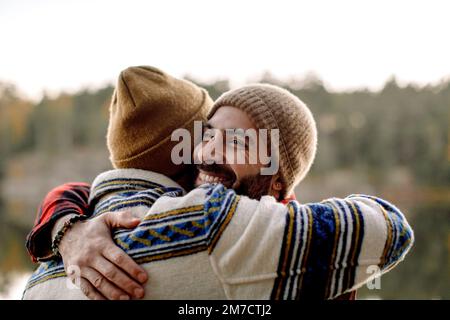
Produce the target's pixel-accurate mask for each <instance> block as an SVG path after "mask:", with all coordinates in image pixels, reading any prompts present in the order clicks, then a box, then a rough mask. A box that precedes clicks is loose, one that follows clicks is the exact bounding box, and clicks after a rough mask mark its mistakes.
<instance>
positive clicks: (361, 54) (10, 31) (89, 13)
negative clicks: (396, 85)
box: [0, 0, 450, 98]
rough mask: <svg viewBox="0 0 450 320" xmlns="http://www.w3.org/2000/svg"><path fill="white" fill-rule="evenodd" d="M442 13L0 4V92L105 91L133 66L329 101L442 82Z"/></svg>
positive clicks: (386, 4)
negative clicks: (392, 82) (271, 85)
mask: <svg viewBox="0 0 450 320" xmlns="http://www.w3.org/2000/svg"><path fill="white" fill-rule="evenodd" d="M449 39H450V1H446V0H442V1H437V0H436V1H435V0H425V1H411V0H409V1H402V0H395V1H394V0H389V1H384V0H377V1H362V0H359V1H346V0H339V1H336V0H334V1H332V0H331V1H317V0H314V1H299V0H292V1H283V0H276V1H264V0H259V1H252V0H239V1H235V0H226V1H215V0H189V1H187V0H179V1H178V0H161V1H134V0H128V1H111V0H110V1H103V0H89V1H87V0H78V1H62V0H56V1H52V0H40V1H32V0H29V1H27V0H0V44H1V46H0V81H8V82H12V83H14V84H16V85H17V86H18V88H19V89H20V90H21V91H22V92H23V93H25V94H27V95H28V96H29V97H33V98H36V97H39V96H40V94H41V93H42V90H47V91H48V92H50V93H52V92H53V93H56V92H58V91H60V90H68V91H74V90H77V89H79V88H80V87H84V86H94V87H98V86H101V85H104V84H105V83H108V82H111V83H113V82H115V79H116V77H117V76H118V74H119V72H120V70H122V69H123V68H126V67H128V66H131V65H153V66H156V67H159V68H161V69H162V70H164V71H167V72H169V73H171V74H173V75H175V76H183V75H185V74H190V75H191V76H193V77H194V78H197V79H200V80H211V79H216V78H229V79H231V80H232V84H233V86H237V85H240V84H243V83H245V82H247V81H249V80H252V79H255V78H256V77H257V76H259V75H261V74H262V73H263V72H264V71H267V70H268V71H270V72H272V73H273V74H274V75H275V76H277V77H280V78H282V79H287V78H289V77H292V76H295V77H299V78H301V77H303V76H304V75H305V74H307V73H308V72H314V73H316V74H318V75H319V76H320V77H321V78H322V79H323V80H324V81H325V84H326V85H327V86H328V88H330V89H333V90H342V89H354V88H360V87H368V88H370V89H374V90H376V89H379V88H380V87H381V86H382V84H383V83H384V82H385V81H386V79H387V78H388V77H390V76H391V75H395V76H396V77H397V79H398V80H399V81H400V82H401V83H407V82H414V83H417V84H419V85H424V84H427V83H437V82H438V81H439V80H441V79H443V78H448V77H449V76H450V41H449Z"/></svg>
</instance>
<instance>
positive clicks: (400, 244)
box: [212, 195, 414, 299]
mask: <svg viewBox="0 0 450 320" xmlns="http://www.w3.org/2000/svg"><path fill="white" fill-rule="evenodd" d="M239 207H240V209H239V208H238V210H236V212H235V213H234V216H233V219H232V220H231V222H230V224H229V227H228V228H227V229H226V230H225V232H224V234H223V235H222V236H221V240H220V241H219V242H218V244H217V246H216V248H215V249H214V251H213V252H212V260H213V264H214V266H215V270H216V273H217V274H218V277H219V278H220V279H221V280H222V283H223V284H224V287H225V290H226V292H227V294H228V297H229V298H235V297H236V296H239V295H240V294H242V293H245V292H246V290H248V292H251V290H252V289H251V288H252V286H254V284H255V283H258V281H259V282H260V283H262V284H261V285H263V283H266V284H267V283H268V281H269V279H273V280H272V281H273V282H272V286H271V287H270V288H271V291H270V292H269V293H268V295H269V296H268V297H270V298H271V299H334V298H336V297H338V296H340V295H342V294H345V293H348V292H351V291H353V290H355V289H357V288H359V287H361V286H362V285H364V284H366V283H368V282H369V281H371V280H372V279H374V278H375V277H376V276H379V275H381V274H383V273H385V272H387V271H389V270H390V269H392V268H393V267H394V266H395V265H396V264H398V263H399V262H400V261H402V260H403V258H404V256H405V255H406V253H407V252H408V251H409V249H410V248H411V246H412V244H413V241H414V235H413V231H412V229H411V227H410V226H409V224H408V222H407V221H406V219H405V217H404V216H403V214H402V213H401V212H400V211H399V210H398V209H397V208H396V207H395V206H393V205H392V204H390V203H388V202H386V201H384V200H382V199H379V198H375V197H370V196H365V195H352V196H349V197H346V198H344V199H337V198H334V199H329V200H326V201H323V202H320V203H312V204H305V205H301V204H299V203H298V202H297V201H291V202H290V203H289V204H288V205H287V206H280V205H279V204H277V203H274V202H272V203H270V202H265V203H261V204H258V203H255V202H253V204H252V202H251V200H249V199H245V198H242V199H241V200H240V203H239ZM245 208H247V209H245ZM233 220H234V223H233ZM264 281H265V282H264Z"/></svg>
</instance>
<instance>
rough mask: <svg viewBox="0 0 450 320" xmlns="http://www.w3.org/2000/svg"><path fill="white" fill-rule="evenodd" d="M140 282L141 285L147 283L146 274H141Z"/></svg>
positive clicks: (139, 276)
mask: <svg viewBox="0 0 450 320" xmlns="http://www.w3.org/2000/svg"><path fill="white" fill-rule="evenodd" d="M138 280H139V282H140V283H144V282H145V281H147V275H146V274H145V273H139V274H138Z"/></svg>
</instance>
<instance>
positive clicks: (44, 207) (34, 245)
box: [26, 183, 91, 262]
mask: <svg viewBox="0 0 450 320" xmlns="http://www.w3.org/2000/svg"><path fill="white" fill-rule="evenodd" d="M89 188H90V186H89V185H88V184H86V183H66V184H63V185H61V186H58V187H56V188H54V189H53V190H51V191H50V192H49V193H48V194H47V196H46V197H45V198H44V200H43V201H42V203H41V205H40V206H39V209H38V213H37V217H36V220H35V222H34V226H33V228H32V230H31V232H30V233H29V234H28V236H27V240H26V247H27V250H28V253H29V255H30V256H31V259H32V260H33V261H34V262H37V261H43V260H46V259H50V258H51V257H52V256H53V253H52V251H51V242H52V239H51V232H52V228H53V226H54V225H55V223H56V221H57V220H58V219H59V218H61V217H63V216H66V215H69V214H76V215H90V214H91V211H90V210H89V204H88V200H89Z"/></svg>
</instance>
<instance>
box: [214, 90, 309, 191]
mask: <svg viewBox="0 0 450 320" xmlns="http://www.w3.org/2000/svg"><path fill="white" fill-rule="evenodd" d="M222 106H229V107H235V108H239V109H241V110H243V111H244V112H246V113H247V114H248V116H249V117H250V119H251V120H252V121H253V122H254V124H255V126H256V127H257V129H263V128H265V129H279V134H280V141H279V173H280V176H281V179H282V181H283V182H284V184H285V186H284V187H285V190H284V192H283V195H282V196H287V195H290V194H291V193H292V192H293V189H294V187H295V186H296V185H297V184H298V183H299V182H300V181H301V180H302V179H303V178H304V177H305V176H306V174H307V173H308V171H309V169H310V167H311V164H312V163H313V161H314V157H315V155H316V149H317V129H316V123H315V121H314V118H313V116H312V114H311V111H310V110H309V109H308V107H307V106H306V105H305V104H304V103H303V102H302V101H300V99H299V98H297V97H296V96H294V95H293V94H292V93H290V92H289V91H287V90H285V89H282V88H280V87H277V86H274V85H269V84H254V85H248V86H244V87H241V88H239V89H236V90H231V91H228V92H226V93H224V94H223V95H222V96H220V97H219V99H217V100H216V102H215V103H214V106H213V108H212V110H211V112H210V114H209V115H208V118H211V117H212V116H213V115H214V113H215V112H216V111H217V109H218V108H220V107H222Z"/></svg>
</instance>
